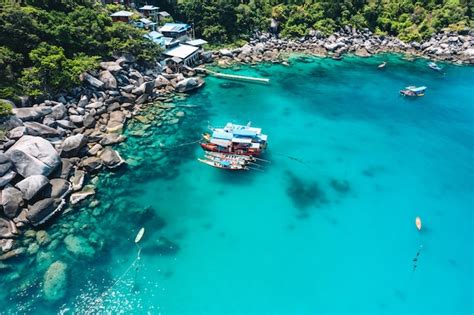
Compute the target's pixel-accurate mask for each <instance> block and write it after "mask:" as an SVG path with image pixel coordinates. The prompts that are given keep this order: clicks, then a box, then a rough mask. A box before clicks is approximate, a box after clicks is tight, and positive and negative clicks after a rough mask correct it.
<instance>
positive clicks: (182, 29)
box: [160, 23, 191, 40]
mask: <svg viewBox="0 0 474 315" xmlns="http://www.w3.org/2000/svg"><path fill="white" fill-rule="evenodd" d="M190 29H191V26H190V25H189V24H184V23H166V24H165V25H163V26H162V27H161V28H160V33H162V34H163V35H164V36H165V37H171V38H176V39H181V38H185V39H186V40H187V35H188V31H189V30H190Z"/></svg>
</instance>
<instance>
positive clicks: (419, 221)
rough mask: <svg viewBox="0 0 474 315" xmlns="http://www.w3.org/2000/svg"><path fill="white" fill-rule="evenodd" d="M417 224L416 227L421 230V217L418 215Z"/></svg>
mask: <svg viewBox="0 0 474 315" xmlns="http://www.w3.org/2000/svg"><path fill="white" fill-rule="evenodd" d="M415 224H416V228H417V229H418V231H421V219H420V217H416V219H415Z"/></svg>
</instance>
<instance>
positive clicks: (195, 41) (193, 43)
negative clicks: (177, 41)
mask: <svg viewBox="0 0 474 315" xmlns="http://www.w3.org/2000/svg"><path fill="white" fill-rule="evenodd" d="M185 44H186V45H191V46H201V45H204V44H207V42H206V41H205V40H204V39H200V38H198V39H193V40H188V41H187V42H186V43H185Z"/></svg>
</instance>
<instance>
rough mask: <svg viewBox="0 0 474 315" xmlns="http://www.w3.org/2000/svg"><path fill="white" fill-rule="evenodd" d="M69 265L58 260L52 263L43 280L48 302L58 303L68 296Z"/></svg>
mask: <svg viewBox="0 0 474 315" xmlns="http://www.w3.org/2000/svg"><path fill="white" fill-rule="evenodd" d="M66 289H67V265H66V263H64V262H62V261H60V260H58V261H55V262H54V263H52V264H51V265H50V266H49V268H48V270H47V271H46V273H45V274H44V279H43V294H44V298H45V299H46V300H47V301H58V300H60V299H61V298H63V297H64V296H65V295H66Z"/></svg>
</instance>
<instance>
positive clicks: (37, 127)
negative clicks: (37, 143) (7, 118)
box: [24, 121, 60, 138]
mask: <svg viewBox="0 0 474 315" xmlns="http://www.w3.org/2000/svg"><path fill="white" fill-rule="evenodd" d="M24 126H25V127H26V133H27V134H28V135H30V136H40V137H46V138H48V137H57V136H59V135H60V132H59V131H58V130H57V129H55V128H52V127H49V126H46V125H44V124H41V123H39V122H35V121H27V122H25V124H24Z"/></svg>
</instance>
